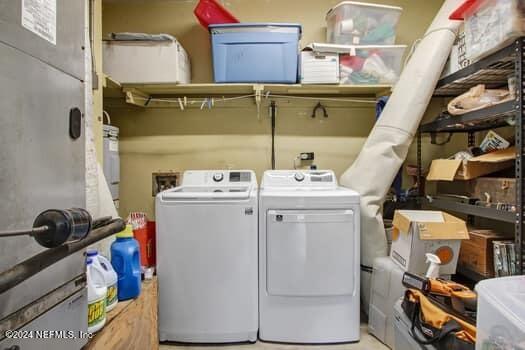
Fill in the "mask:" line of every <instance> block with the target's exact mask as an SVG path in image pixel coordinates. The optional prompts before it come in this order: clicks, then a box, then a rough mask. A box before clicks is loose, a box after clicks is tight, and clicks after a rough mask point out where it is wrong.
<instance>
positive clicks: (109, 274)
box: [87, 249, 118, 312]
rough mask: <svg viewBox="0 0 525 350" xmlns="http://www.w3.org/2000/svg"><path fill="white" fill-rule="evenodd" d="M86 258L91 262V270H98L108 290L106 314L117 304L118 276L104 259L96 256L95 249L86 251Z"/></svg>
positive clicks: (101, 256)
mask: <svg viewBox="0 0 525 350" xmlns="http://www.w3.org/2000/svg"><path fill="white" fill-rule="evenodd" d="M87 256H88V258H91V259H92V260H93V268H94V269H97V270H99V272H100V273H101V274H102V276H103V277H104V284H105V286H106V287H107V288H108V292H107V296H106V312H109V311H111V310H113V308H114V307H115V306H117V303H118V293H117V282H118V276H117V273H116V272H115V270H114V269H113V266H111V263H110V262H109V260H108V259H106V257H104V256H103V255H100V254H98V251H97V250H96V249H88V250H87Z"/></svg>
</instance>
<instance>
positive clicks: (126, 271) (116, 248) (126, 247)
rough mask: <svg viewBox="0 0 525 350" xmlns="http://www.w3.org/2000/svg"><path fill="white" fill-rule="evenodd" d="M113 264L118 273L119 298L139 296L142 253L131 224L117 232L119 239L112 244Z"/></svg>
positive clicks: (125, 298)
mask: <svg viewBox="0 0 525 350" xmlns="http://www.w3.org/2000/svg"><path fill="white" fill-rule="evenodd" d="M111 265H113V268H114V269H115V271H116V272H117V275H118V300H119V301H121V300H127V299H132V298H136V297H138V296H139V294H140V282H141V276H140V253H139V243H138V242H137V240H136V239H135V238H133V228H132V227H131V225H127V226H126V228H125V229H124V231H122V232H119V233H117V239H116V240H115V242H113V243H112V244H111Z"/></svg>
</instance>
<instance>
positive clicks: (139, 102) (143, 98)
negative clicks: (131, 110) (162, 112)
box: [124, 88, 151, 107]
mask: <svg viewBox="0 0 525 350" xmlns="http://www.w3.org/2000/svg"><path fill="white" fill-rule="evenodd" d="M124 93H125V94H126V103H128V104H130V105H134V106H138V107H147V106H148V105H149V102H150V100H151V96H150V95H148V94H145V93H143V92H142V91H140V90H137V89H135V88H131V89H124Z"/></svg>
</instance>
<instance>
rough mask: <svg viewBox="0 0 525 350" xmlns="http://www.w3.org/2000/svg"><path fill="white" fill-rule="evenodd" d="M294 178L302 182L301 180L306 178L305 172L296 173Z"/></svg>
mask: <svg viewBox="0 0 525 350" xmlns="http://www.w3.org/2000/svg"><path fill="white" fill-rule="evenodd" d="M294 179H295V181H299V182H301V181H303V180H304V174H303V173H295V175H294Z"/></svg>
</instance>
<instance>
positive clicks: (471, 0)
mask: <svg viewBox="0 0 525 350" xmlns="http://www.w3.org/2000/svg"><path fill="white" fill-rule="evenodd" d="M477 2H478V1H477V0H466V1H464V2H463V3H462V4H461V5H460V6H459V7H458V8H457V9H456V10H455V11H454V12H452V14H451V15H450V17H449V19H452V20H457V21H463V20H464V19H465V12H467V11H468V10H470V8H471V7H473V6H475V5H477Z"/></svg>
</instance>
